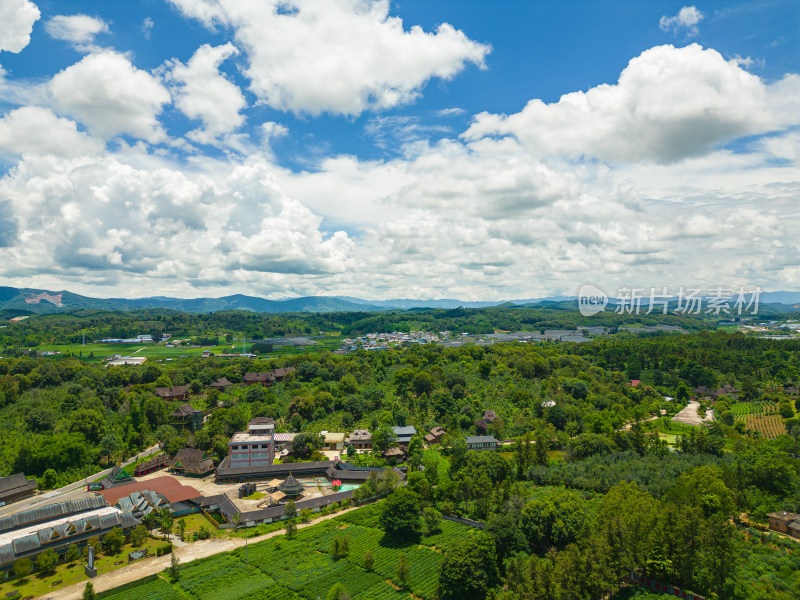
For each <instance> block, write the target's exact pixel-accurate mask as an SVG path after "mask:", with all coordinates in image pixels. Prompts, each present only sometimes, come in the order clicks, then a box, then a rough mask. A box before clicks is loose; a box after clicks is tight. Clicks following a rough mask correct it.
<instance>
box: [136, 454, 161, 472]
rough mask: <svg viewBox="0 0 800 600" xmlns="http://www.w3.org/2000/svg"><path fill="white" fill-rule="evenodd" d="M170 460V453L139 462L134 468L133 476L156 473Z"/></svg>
mask: <svg viewBox="0 0 800 600" xmlns="http://www.w3.org/2000/svg"><path fill="white" fill-rule="evenodd" d="M168 462H169V454H159V455H158V456H156V457H155V458H151V459H150V460H148V461H146V462H143V463H139V464H138V465H136V467H134V469H133V476H134V477H143V476H145V475H149V474H150V473H155V472H156V471H158V470H159V469H164V468H166V466H167V463H168Z"/></svg>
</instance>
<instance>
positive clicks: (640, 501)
mask: <svg viewBox="0 0 800 600" xmlns="http://www.w3.org/2000/svg"><path fill="white" fill-rule="evenodd" d="M657 514H658V503H657V502H656V500H654V499H653V497H652V496H651V495H650V494H648V493H647V492H645V491H643V490H641V489H639V486H637V485H636V484H635V483H620V484H618V485H615V486H614V487H613V488H611V489H610V490H609V492H608V494H606V495H605V496H604V497H603V502H602V504H601V505H600V510H599V511H598V515H597V525H596V527H597V533H598V535H599V536H600V537H601V539H602V540H603V542H604V543H605V545H606V547H607V548H608V554H609V555H610V556H611V557H612V558H613V568H614V570H615V572H616V573H618V574H620V575H621V574H623V573H628V572H631V571H636V570H637V569H638V568H640V567H642V566H643V565H644V564H645V560H646V557H647V555H648V552H649V549H650V544H651V542H652V540H651V538H650V532H652V531H653V529H654V526H655V522H656V517H657Z"/></svg>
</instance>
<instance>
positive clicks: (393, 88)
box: [170, 0, 490, 115]
mask: <svg viewBox="0 0 800 600" xmlns="http://www.w3.org/2000/svg"><path fill="white" fill-rule="evenodd" d="M170 1H171V2H172V3H173V4H174V5H176V6H177V7H178V8H179V9H180V10H181V11H183V13H184V14H186V15H187V16H190V17H193V18H196V19H199V20H201V21H202V22H203V23H205V24H206V25H207V26H213V25H214V24H215V23H221V24H224V25H226V26H231V27H233V28H234V30H235V36H236V40H237V42H238V44H239V46H240V47H241V48H243V49H244V50H245V51H246V53H247V56H248V60H249V66H248V67H247V69H246V70H245V74H246V75H247V76H248V77H249V78H250V80H251V90H252V91H253V92H254V93H255V94H256V95H257V96H258V97H259V98H260V99H261V100H262V101H263V102H265V103H266V104H268V105H269V106H271V107H273V108H277V109H280V110H284V111H291V112H295V113H307V114H311V115H318V114H320V113H323V112H330V113H333V114H342V115H358V114H360V113H361V112H363V111H365V110H371V109H374V110H380V109H386V108H391V107H393V106H397V105H400V104H407V103H409V102H412V101H413V100H415V99H416V98H417V97H418V96H419V94H420V93H421V89H422V87H423V86H424V85H425V84H426V83H427V81H428V80H429V79H431V78H434V77H437V78H440V79H444V80H447V79H451V78H453V77H454V76H455V75H457V74H458V73H459V72H460V71H462V70H463V69H464V68H465V66H466V64H467V63H473V64H476V65H479V66H483V61H484V57H485V56H486V54H487V53H488V52H489V50H490V49H489V47H488V46H485V45H483V44H479V43H476V42H474V41H472V40H470V39H469V38H468V37H467V36H466V35H465V34H464V33H463V32H461V31H459V30H457V29H455V28H454V27H453V26H451V25H449V24H447V23H443V24H441V25H439V26H438V27H437V29H436V31H435V32H433V33H426V32H425V31H423V30H422V28H421V27H418V26H414V27H412V28H411V29H410V30H406V29H404V27H403V22H402V20H401V19H400V18H397V17H390V16H389V2H388V0H378V1H375V2H364V1H363V0H291V1H285V0H265V1H263V2H242V1H240V0H170Z"/></svg>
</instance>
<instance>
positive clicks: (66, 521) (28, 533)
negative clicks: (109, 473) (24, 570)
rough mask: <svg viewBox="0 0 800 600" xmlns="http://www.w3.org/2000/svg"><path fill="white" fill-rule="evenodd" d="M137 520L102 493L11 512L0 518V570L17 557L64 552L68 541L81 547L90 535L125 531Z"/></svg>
mask: <svg viewBox="0 0 800 600" xmlns="http://www.w3.org/2000/svg"><path fill="white" fill-rule="evenodd" d="M139 523H140V521H139V520H138V519H137V518H136V517H134V516H133V514H132V513H129V512H124V511H122V510H120V509H119V508H116V507H113V506H108V505H107V504H106V500H105V498H103V497H101V496H95V497H90V498H81V499H80V500H71V501H68V502H60V503H57V504H49V505H46V506H41V507H37V508H33V509H30V510H26V511H21V512H18V513H14V514H12V515H9V516H7V517H3V518H1V519H0V570H2V571H9V570H11V569H12V568H13V566H14V563H15V562H16V561H17V560H19V559H20V558H28V559H31V560H35V559H36V557H37V556H38V555H39V554H41V553H42V552H44V551H45V550H48V549H52V550H54V551H55V552H57V553H58V554H59V555H63V554H65V553H66V551H67V548H68V547H69V546H70V545H71V544H75V545H77V546H78V547H79V548H80V547H83V546H86V542H87V541H88V540H89V538H91V537H95V536H98V537H102V536H103V535H105V534H106V533H108V532H109V531H111V530H112V529H114V528H115V527H119V528H120V529H121V530H122V531H123V532H124V533H127V532H129V531H130V530H131V529H133V528H134V527H136V526H137V525H138V524H139Z"/></svg>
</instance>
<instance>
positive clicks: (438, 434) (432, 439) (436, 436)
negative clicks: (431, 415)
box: [425, 427, 445, 446]
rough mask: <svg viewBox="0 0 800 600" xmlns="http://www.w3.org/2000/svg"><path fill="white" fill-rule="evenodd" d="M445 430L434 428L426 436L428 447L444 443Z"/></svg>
mask: <svg viewBox="0 0 800 600" xmlns="http://www.w3.org/2000/svg"><path fill="white" fill-rule="evenodd" d="M444 434H445V430H444V428H442V427H434V428H433V429H431V430H430V431H429V432H428V433H427V434H426V435H425V443H426V444H428V446H432V445H433V444H438V443H439V442H441V441H442V438H443V437H444Z"/></svg>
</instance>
